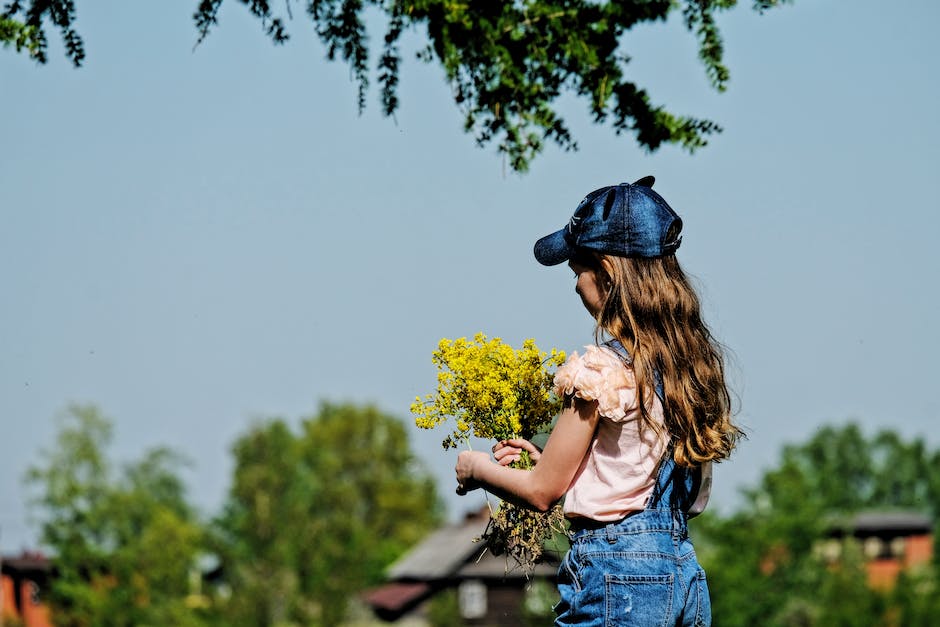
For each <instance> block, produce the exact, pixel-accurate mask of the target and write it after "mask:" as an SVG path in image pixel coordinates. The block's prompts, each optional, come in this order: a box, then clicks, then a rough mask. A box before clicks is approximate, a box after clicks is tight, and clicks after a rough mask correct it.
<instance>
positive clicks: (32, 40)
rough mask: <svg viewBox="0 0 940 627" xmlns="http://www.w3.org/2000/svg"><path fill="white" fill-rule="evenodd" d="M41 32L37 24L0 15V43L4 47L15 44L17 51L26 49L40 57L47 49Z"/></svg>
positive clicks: (35, 56)
mask: <svg viewBox="0 0 940 627" xmlns="http://www.w3.org/2000/svg"><path fill="white" fill-rule="evenodd" d="M41 32H42V31H41V30H40V29H39V28H38V27H36V26H27V25H26V24H23V23H22V22H18V21H16V20H13V19H10V18H8V17H5V16H3V15H0V44H2V45H3V47H4V48H8V47H9V46H13V47H14V48H15V49H16V51H17V52H24V51H25V52H26V53H27V54H29V55H30V56H31V57H33V58H36V59H40V58H41V57H42V53H43V50H44V49H45V44H44V43H43V40H42V39H41V38H40V35H41Z"/></svg>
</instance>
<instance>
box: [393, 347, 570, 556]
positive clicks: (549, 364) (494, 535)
mask: <svg viewBox="0 0 940 627" xmlns="http://www.w3.org/2000/svg"><path fill="white" fill-rule="evenodd" d="M432 361H433V362H434V364H435V365H436V366H437V368H438V373H437V393H436V394H428V395H427V396H425V397H424V398H423V399H422V398H421V397H418V398H416V399H415V402H414V403H412V405H411V412H412V413H413V414H414V415H415V424H417V425H418V427H421V428H422V429H432V428H435V427H438V426H439V425H441V424H443V423H445V422H446V421H447V420H448V419H449V418H453V419H454V421H455V423H456V428H455V429H454V431H452V432H451V433H449V434H448V435H447V436H446V437H445V438H444V440H443V442H442V444H443V446H444V448H445V449H449V448H453V447H455V446H457V444H458V443H459V442H465V443H468V444H469V438H470V436H471V435H473V436H476V437H478V438H484V439H492V440H505V439H510V438H525V439H527V440H530V439H532V436H534V435H535V434H537V433H539V432H540V431H544V430H546V429H547V428H548V427H549V425H550V424H551V421H552V419H553V418H554V417H555V415H556V414H557V413H558V411H559V410H560V409H561V399H559V398H558V397H557V396H556V395H555V393H554V391H553V385H552V380H553V378H554V375H553V370H554V368H555V367H557V366H559V365H561V364H562V363H563V362H564V361H565V354H564V353H563V352H561V351H558V350H555V349H552V350H551V352H550V353H545V352H543V351H541V350H539V348H538V347H537V346H536V345H535V341H534V340H532V339H528V340H525V341H524V342H523V343H522V348H520V349H518V350H515V349H513V348H512V347H511V346H509V345H507V344H504V343H503V341H502V340H501V339H500V338H498V337H494V338H491V339H490V338H487V337H486V335H484V334H483V333H478V334H476V335H475V336H474V338H473V341H470V342H468V341H467V339H466V338H459V339H456V340H449V339H446V338H445V339H442V340H441V341H440V343H439V344H438V347H437V350H436V351H434V353H433V355H432ZM514 465H515V466H517V467H521V468H531V461H530V460H529V458H528V455H526V454H525V453H524V452H523V455H522V459H521V460H520V461H519V462H516V463H515V464H514ZM563 521H564V518H563V515H562V513H561V508H560V507H557V506H556V507H555V508H553V509H552V510H551V511H550V512H549V513H547V514H542V513H538V512H534V511H530V510H527V509H525V508H522V507H518V506H515V505H513V504H511V503H502V504H500V506H499V508H498V509H497V511H496V512H495V513H493V514H492V516H491V521H490V525H489V527H488V528H487V531H486V533H485V534H484V537H483V538H482V539H483V540H484V541H485V542H486V545H487V546H488V547H489V548H490V549H491V550H493V551H494V553H497V554H499V553H502V552H503V551H505V552H506V553H507V555H509V556H511V557H513V558H515V559H516V561H517V562H518V563H519V564H520V565H521V566H522V567H523V569H524V570H531V568H532V567H533V566H534V564H535V563H536V562H537V561H538V560H539V558H540V557H541V555H542V546H543V544H544V543H545V542H546V541H547V540H549V539H551V538H552V537H553V536H554V535H555V533H556V532H558V531H560V530H561V529H562V526H563Z"/></svg>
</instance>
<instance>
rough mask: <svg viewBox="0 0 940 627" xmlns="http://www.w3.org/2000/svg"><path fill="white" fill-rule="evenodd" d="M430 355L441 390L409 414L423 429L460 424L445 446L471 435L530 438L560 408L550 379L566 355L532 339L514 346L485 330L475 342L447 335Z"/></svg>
mask: <svg viewBox="0 0 940 627" xmlns="http://www.w3.org/2000/svg"><path fill="white" fill-rule="evenodd" d="M431 359H432V361H433V363H434V364H435V365H436V366H437V368H438V373H437V393H436V394H428V395H427V396H425V397H424V398H423V399H422V398H420V397H419V398H416V399H415V402H414V403H412V405H411V412H412V413H413V414H414V415H415V424H417V425H418V426H419V427H421V428H422V429H432V428H434V427H437V426H438V425H440V424H441V423H444V422H446V421H447V419H448V418H453V419H454V420H455V422H456V426H457V428H456V430H454V431H453V432H452V433H450V434H449V435H448V436H447V437H446V438H445V439H444V441H443V445H444V448H452V447H454V446H456V445H457V443H458V442H460V441H463V440H466V439H467V438H468V437H469V436H470V435H471V434H472V435H474V436H476V437H479V438H486V439H497V440H501V439H505V438H512V437H522V438H531V437H532V436H533V435H535V434H536V433H537V432H538V431H539V430H540V429H542V428H544V427H546V426H547V425H548V424H549V423H550V422H551V420H552V418H553V417H554V416H555V414H556V413H557V412H558V410H559V409H560V407H561V401H560V400H559V399H558V398H557V397H556V396H555V394H554V393H553V391H552V378H553V374H554V368H555V367H557V366H559V365H561V364H562V363H563V362H564V360H565V354H564V353H563V352H561V351H558V350H555V349H552V351H551V352H550V353H545V352H543V351H540V350H539V348H538V347H537V346H536V345H535V341H534V340H532V339H528V340H525V342H523V344H522V348H520V349H518V350H516V349H513V348H512V347H511V346H509V345H507V344H505V343H503V341H502V340H501V339H500V338H498V337H494V338H487V336H486V335H484V334H483V333H478V334H476V335H475V336H474V337H473V340H472V341H468V340H467V339H466V338H458V339H456V340H449V339H447V338H444V339H442V340H441V341H440V342H439V343H438V346H437V350H436V351H434V353H433V354H432V356H431Z"/></svg>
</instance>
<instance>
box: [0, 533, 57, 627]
mask: <svg viewBox="0 0 940 627" xmlns="http://www.w3.org/2000/svg"><path fill="white" fill-rule="evenodd" d="M51 569H52V567H51V565H50V563H49V560H48V559H46V558H45V557H44V556H43V555H41V554H40V553H29V552H23V553H22V554H20V555H18V556H6V555H5V556H3V557H2V559H0V624H4V625H5V624H7V623H9V622H11V621H13V620H15V621H18V622H19V623H21V624H23V625H25V627H51V625H52V622H51V620H50V617H49V608H48V606H47V605H46V604H45V603H44V602H43V600H42V597H43V591H44V590H45V589H46V586H47V584H48V582H49V576H50V572H51Z"/></svg>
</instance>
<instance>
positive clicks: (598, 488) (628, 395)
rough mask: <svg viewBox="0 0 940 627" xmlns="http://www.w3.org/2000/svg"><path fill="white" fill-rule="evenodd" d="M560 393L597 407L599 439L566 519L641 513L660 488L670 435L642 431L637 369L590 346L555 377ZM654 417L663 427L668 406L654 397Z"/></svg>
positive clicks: (569, 499)
mask: <svg viewBox="0 0 940 627" xmlns="http://www.w3.org/2000/svg"><path fill="white" fill-rule="evenodd" d="M555 393H556V394H558V395H559V396H564V395H574V396H576V397H578V398H581V399H584V400H587V401H595V400H596V401H597V404H598V412H599V413H600V420H599V421H598V427H597V433H596V434H595V436H594V439H593V440H592V441H591V444H590V446H589V448H588V451H587V453H585V455H584V459H583V460H582V461H581V466H580V468H578V472H577V473H576V474H575V476H574V479H573V480H572V481H571V485H570V486H569V487H568V492H567V493H566V494H565V505H564V509H565V516H567V517H568V518H578V517H584V518H591V519H593V520H598V521H604V522H607V521H613V520H619V519H621V518H623V517H624V516H626V515H627V514H628V513H630V512H632V511H637V510H642V509H644V508H645V507H646V504H647V501H648V500H649V498H650V495H651V494H652V491H653V486H654V484H655V482H656V477H655V473H656V468H657V466H658V465H659V460H660V458H661V457H662V455H663V453H664V452H665V450H666V446H667V444H668V438H667V436H666V435H665V432H663V433H662V434H657V433H656V431H655V430H654V429H652V428H649V427H646V428H640V427H641V424H642V418H641V416H640V408H639V405H638V403H637V394H636V378H635V376H634V374H633V368H631V367H630V365H629V364H627V363H625V362H624V361H623V360H622V359H621V358H620V357H619V356H618V355H617V354H616V353H615V352H614V351H613V350H611V349H609V348H607V347H600V346H586V347H585V351H584V356H583V357H582V356H579V355H578V353H576V352H575V353H572V354H571V356H570V357H568V360H567V361H565V363H564V364H562V365H561V366H560V367H559V368H558V370H557V372H556V373H555ZM651 396H652V399H651V400H650V401H649V404H650V405H651V407H650V417H651V418H652V420H653V421H655V422H656V423H658V424H660V425H662V424H663V406H662V403H661V402H660V400H659V397H658V396H656V395H655V394H651Z"/></svg>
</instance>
